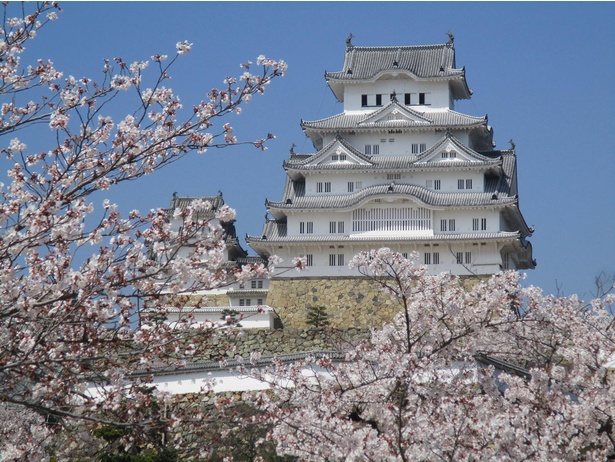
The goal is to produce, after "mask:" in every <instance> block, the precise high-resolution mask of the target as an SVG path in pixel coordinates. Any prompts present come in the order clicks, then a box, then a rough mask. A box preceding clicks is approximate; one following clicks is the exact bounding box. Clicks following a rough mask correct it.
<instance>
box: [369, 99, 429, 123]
mask: <svg viewBox="0 0 615 462" xmlns="http://www.w3.org/2000/svg"><path fill="white" fill-rule="evenodd" d="M376 124H378V125H382V124H385V125H386V124H391V125H395V126H396V125H400V124H401V125H409V124H412V125H431V124H432V121H431V120H429V119H427V118H426V117H425V116H423V114H421V113H419V112H417V111H415V110H413V109H410V108H408V107H406V106H402V105H401V104H399V103H398V102H397V100H393V101H391V102H390V103H389V104H387V105H386V106H384V107H383V108H382V109H379V110H378V111H375V112H373V113H371V114H370V115H369V116H367V117H366V118H365V119H363V120H362V121H360V122H359V124H358V125H359V126H369V125H376Z"/></svg>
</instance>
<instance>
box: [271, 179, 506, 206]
mask: <svg viewBox="0 0 615 462" xmlns="http://www.w3.org/2000/svg"><path fill="white" fill-rule="evenodd" d="M390 187H391V186H390V185H386V184H385V185H376V186H370V187H368V188H364V189H361V190H360V191H357V192H355V193H352V194H342V195H334V194H331V195H324V194H323V195H318V196H304V197H295V198H294V200H291V201H290V203H287V202H288V201H286V202H273V201H266V203H265V205H266V206H267V208H269V209H278V210H296V209H308V210H314V209H343V208H349V207H353V206H357V205H359V204H360V203H361V202H364V201H366V200H368V199H370V198H377V197H382V196H390V195H391V194H393V195H394V196H393V197H396V196H400V195H402V196H412V197H413V198H415V199H418V200H419V201H420V202H422V203H424V204H427V205H431V206H434V207H483V206H496V205H502V206H503V205H509V204H514V203H515V202H516V198H515V197H507V196H505V195H504V194H498V196H497V197H494V195H493V194H492V193H485V192H459V193H448V192H439V191H432V190H430V189H427V188H424V187H421V186H417V185H412V184H394V185H393V191H389V188H390Z"/></svg>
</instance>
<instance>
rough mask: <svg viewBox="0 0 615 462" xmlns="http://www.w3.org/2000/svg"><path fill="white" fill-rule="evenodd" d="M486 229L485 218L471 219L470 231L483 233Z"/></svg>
mask: <svg viewBox="0 0 615 462" xmlns="http://www.w3.org/2000/svg"><path fill="white" fill-rule="evenodd" d="M486 229H487V219H486V218H472V231H479V230H480V231H485V230H486Z"/></svg>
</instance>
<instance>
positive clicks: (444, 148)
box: [416, 133, 493, 164]
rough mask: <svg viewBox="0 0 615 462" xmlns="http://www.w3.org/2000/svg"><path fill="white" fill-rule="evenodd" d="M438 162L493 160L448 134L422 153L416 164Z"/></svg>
mask: <svg viewBox="0 0 615 462" xmlns="http://www.w3.org/2000/svg"><path fill="white" fill-rule="evenodd" d="M436 162H448V163H453V164H454V163H457V162H476V163H483V162H488V163H493V159H490V158H488V157H485V156H483V155H482V154H479V153H478V152H476V151H474V150H472V149H470V148H469V147H467V146H465V145H464V144H463V143H461V142H460V141H459V140H458V139H457V138H455V137H454V136H453V135H451V134H450V133H447V134H446V136H444V137H443V138H442V139H440V141H438V142H437V143H436V144H435V145H433V146H432V147H431V148H429V149H428V150H427V151H425V152H423V153H421V154H420V155H419V156H418V157H417V159H416V163H436Z"/></svg>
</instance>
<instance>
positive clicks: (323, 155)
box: [302, 137, 372, 167]
mask: <svg viewBox="0 0 615 462" xmlns="http://www.w3.org/2000/svg"><path fill="white" fill-rule="evenodd" d="M331 164H335V165H337V164H340V166H343V165H366V166H367V165H372V162H371V160H370V158H369V156H366V155H365V154H363V153H361V152H359V151H357V150H356V149H355V148H354V147H352V146H351V145H350V144H349V143H347V142H346V141H345V140H344V139H343V138H341V137H337V138H336V139H335V140H333V141H332V142H331V143H329V144H328V145H327V146H325V147H324V148H322V149H321V150H320V151H318V152H317V153H316V154H314V155H313V156H312V157H310V158H309V159H308V160H307V161H306V162H305V163H303V164H302V167H319V166H324V165H331Z"/></svg>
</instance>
